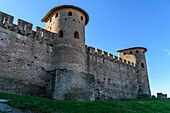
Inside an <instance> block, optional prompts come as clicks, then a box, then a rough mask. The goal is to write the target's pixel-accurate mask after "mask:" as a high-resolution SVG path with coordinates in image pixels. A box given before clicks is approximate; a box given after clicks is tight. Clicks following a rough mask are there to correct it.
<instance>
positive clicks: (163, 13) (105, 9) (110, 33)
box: [0, 0, 170, 97]
mask: <svg viewBox="0 0 170 113" xmlns="http://www.w3.org/2000/svg"><path fill="white" fill-rule="evenodd" d="M58 5H75V6H78V7H80V8H82V9H84V10H85V11H86V12H87V13H88V14H89V16H90V21H89V24H88V25H87V26H86V44H87V45H89V46H93V47H95V48H99V49H102V50H104V51H107V52H109V53H112V54H114V55H116V56H119V54H118V53H117V52H116V51H117V50H119V49H124V48H129V47H135V46H142V47H146V48H147V49H148V51H147V53H146V57H147V65H148V73H149V80H150V87H151V91H152V94H154V95H155V94H156V93H157V92H162V93H166V94H168V96H169V97H170V66H169V65H170V0H3V1H1V3H0V11H2V12H5V13H8V14H10V15H13V16H14V17H15V19H14V23H16V21H17V19H18V18H21V19H23V20H26V21H28V22H30V23H33V27H34V28H35V27H36V26H40V27H42V28H45V23H42V22H41V19H42V18H43V17H44V16H45V14H46V13H47V12H48V11H49V10H50V9H52V8H53V7H55V6H58ZM34 28H33V29H34Z"/></svg>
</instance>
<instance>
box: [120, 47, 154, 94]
mask: <svg viewBox="0 0 170 113" xmlns="http://www.w3.org/2000/svg"><path fill="white" fill-rule="evenodd" d="M146 51H147V49H146V48H143V47H134V48H129V49H124V50H119V51H117V52H120V57H121V58H122V59H125V60H127V61H130V62H133V63H134V64H136V75H137V78H138V83H139V97H150V96H151V92H150V87H149V79H148V72H147V65H146V58H145V52H146Z"/></svg>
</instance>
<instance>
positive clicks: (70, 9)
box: [41, 5, 89, 71]
mask: <svg viewBox="0 0 170 113" xmlns="http://www.w3.org/2000/svg"><path fill="white" fill-rule="evenodd" d="M41 21H42V22H46V26H45V29H46V30H48V31H51V32H53V33H57V35H58V36H57V38H55V41H54V47H53V48H54V49H53V51H54V54H53V56H52V57H53V63H54V64H55V66H56V67H58V68H62V69H71V70H75V71H85V58H86V55H85V26H86V25H87V24H88V21H89V16H88V14H87V13H86V12H85V11H84V10H83V9H81V8H79V7H76V6H72V5H62V6H58V7H54V8H53V9H51V10H50V11H49V12H48V13H47V14H46V15H45V17H44V18H43V19H42V20H41Z"/></svg>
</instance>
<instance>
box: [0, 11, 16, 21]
mask: <svg viewBox="0 0 170 113" xmlns="http://www.w3.org/2000/svg"><path fill="white" fill-rule="evenodd" d="M13 21H14V17H13V16H11V15H8V14H6V13H3V12H1V11H0V24H3V23H7V24H13Z"/></svg>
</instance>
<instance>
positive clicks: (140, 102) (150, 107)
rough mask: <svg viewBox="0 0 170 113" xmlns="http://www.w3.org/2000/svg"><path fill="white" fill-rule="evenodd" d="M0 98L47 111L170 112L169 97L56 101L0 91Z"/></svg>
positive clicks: (36, 109) (15, 105) (35, 109)
mask: <svg viewBox="0 0 170 113" xmlns="http://www.w3.org/2000/svg"><path fill="white" fill-rule="evenodd" d="M0 99H10V100H12V101H11V102H7V104H9V105H11V106H14V107H18V108H21V109H24V110H28V109H30V110H32V111H38V112H41V113H47V112H67V113H68V112H69V113H71V112H74V113H79V112H88V113H90V112H92V113H94V112H95V113H99V112H104V113H106V112H112V113H114V112H115V113H118V112H121V113H127V112H136V113H147V112H156V113H159V112H160V113H170V99H159V100H158V99H135V100H127V101H57V100H50V99H46V98H37V97H30V96H21V95H12V94H6V93H0Z"/></svg>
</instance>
